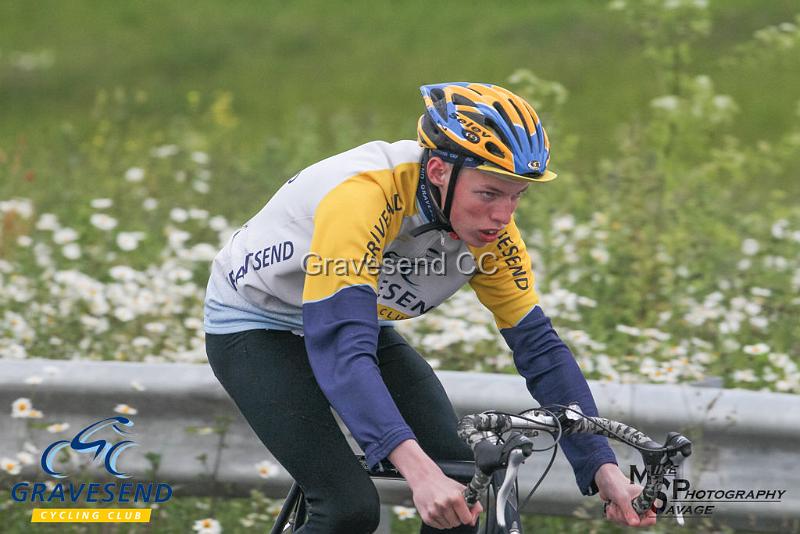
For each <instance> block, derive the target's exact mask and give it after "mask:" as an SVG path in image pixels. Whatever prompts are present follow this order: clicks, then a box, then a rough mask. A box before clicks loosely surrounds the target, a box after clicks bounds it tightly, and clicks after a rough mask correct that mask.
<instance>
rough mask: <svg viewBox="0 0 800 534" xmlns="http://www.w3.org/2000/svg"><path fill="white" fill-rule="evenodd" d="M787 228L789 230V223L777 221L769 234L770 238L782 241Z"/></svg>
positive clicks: (784, 220) (781, 220) (783, 220)
mask: <svg viewBox="0 0 800 534" xmlns="http://www.w3.org/2000/svg"><path fill="white" fill-rule="evenodd" d="M788 228H789V221H787V220H786V219H778V220H777V221H775V223H774V224H773V225H772V228H771V229H770V233H771V234H772V237H774V238H775V239H783V238H784V237H786V230H787V229H788Z"/></svg>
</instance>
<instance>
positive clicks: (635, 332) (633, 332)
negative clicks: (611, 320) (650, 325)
mask: <svg viewBox="0 0 800 534" xmlns="http://www.w3.org/2000/svg"><path fill="white" fill-rule="evenodd" d="M616 330H617V332H622V333H623V334H628V335H629V336H641V335H642V331H641V330H639V329H638V328H636V327H635V326H627V325H624V324H618V325H617V328H616Z"/></svg>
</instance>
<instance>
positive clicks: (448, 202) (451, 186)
mask: <svg viewBox="0 0 800 534" xmlns="http://www.w3.org/2000/svg"><path fill="white" fill-rule="evenodd" d="M465 159H466V157H465V156H464V155H463V154H459V155H458V158H457V159H456V161H455V162H454V163H453V172H451V173H450V183H448V184H447V196H446V197H445V200H444V218H445V219H447V222H448V224H449V223H450V210H451V209H452V208H453V196H454V195H455V192H456V181H458V174H459V173H460V172H461V167H463V166H464V160H465ZM451 228H452V227H451Z"/></svg>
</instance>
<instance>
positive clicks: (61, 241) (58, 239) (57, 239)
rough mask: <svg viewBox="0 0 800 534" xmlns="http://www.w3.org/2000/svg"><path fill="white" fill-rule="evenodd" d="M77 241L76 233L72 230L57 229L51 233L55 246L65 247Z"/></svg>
mask: <svg viewBox="0 0 800 534" xmlns="http://www.w3.org/2000/svg"><path fill="white" fill-rule="evenodd" d="M76 239H78V232H76V231H75V230H73V229H72V228H59V229H58V230H55V231H54V232H53V242H54V243H55V244H56V245H66V244H67V243H71V242H72V241H75V240H76Z"/></svg>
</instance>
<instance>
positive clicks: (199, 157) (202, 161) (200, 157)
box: [190, 150, 208, 165]
mask: <svg viewBox="0 0 800 534" xmlns="http://www.w3.org/2000/svg"><path fill="white" fill-rule="evenodd" d="M190 157H191V158H192V161H194V162H195V163H197V164H198V165H206V164H207V163H208V154H206V153H205V152H200V151H199V150H198V151H195V152H192V154H191V156H190Z"/></svg>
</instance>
